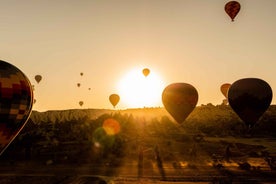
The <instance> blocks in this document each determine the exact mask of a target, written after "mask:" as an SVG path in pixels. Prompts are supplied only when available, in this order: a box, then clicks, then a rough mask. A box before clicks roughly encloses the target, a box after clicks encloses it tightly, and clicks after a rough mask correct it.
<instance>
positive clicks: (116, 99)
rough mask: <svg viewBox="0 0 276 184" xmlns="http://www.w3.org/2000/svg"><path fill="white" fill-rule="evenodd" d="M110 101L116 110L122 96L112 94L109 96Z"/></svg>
mask: <svg viewBox="0 0 276 184" xmlns="http://www.w3.org/2000/svg"><path fill="white" fill-rule="evenodd" d="M109 101H110V103H111V104H112V105H113V107H114V108H115V107H116V105H117V104H118V102H119V101H120V96H119V95H117V94H111V95H110V96H109Z"/></svg>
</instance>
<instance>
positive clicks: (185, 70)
mask: <svg viewBox="0 0 276 184" xmlns="http://www.w3.org/2000/svg"><path fill="white" fill-rule="evenodd" d="M227 2H228V1H224V0H204V1H202V0H151V1H148V0H139V1H138V0H137V1H136V0H116V1H111V0H92V1H90V0H81V1H76V0H74V1H73V0H60V1H50V2H49V1H36V0H26V1H24V2H23V1H22V2H21V1H16V2H15V1H4V2H2V3H1V12H0V19H1V21H0V27H1V29H0V48H1V49H0V53H1V58H0V59H1V60H4V61H8V62H10V63H12V64H14V65H16V66H17V67H18V68H20V69H21V70H22V71H23V72H25V73H26V75H27V76H28V77H29V78H30V80H31V82H32V83H33V84H34V85H35V98H36V100H37V102H36V104H35V105H34V109H35V110H39V111H45V110H54V109H71V108H80V106H79V104H78V102H79V101H80V100H83V101H84V105H83V107H82V108H112V105H111V104H110V103H109V101H108V96H109V95H110V94H111V93H118V91H120V90H119V89H118V85H119V83H120V81H121V80H122V79H123V78H124V77H125V76H126V75H127V73H129V71H132V70H133V69H134V68H141V69H142V68H143V67H148V68H150V69H152V71H153V72H154V73H155V74H156V75H158V76H159V77H160V80H161V79H162V82H163V84H164V85H168V84H170V83H173V82H186V83H190V84H192V85H193V86H194V87H196V89H197V90H198V93H199V102H198V105H200V104H206V103H209V102H210V103H213V104H221V102H222V100H223V95H222V94H221V92H220V89H219V88H220V85H221V84H223V83H226V82H227V83H233V82H234V81H236V80H238V79H240V78H245V77H258V78H262V79H264V80H266V81H267V82H268V83H269V84H270V85H271V87H272V89H275V88H276V79H275V72H274V70H275V68H276V67H275V61H276V36H275V32H276V22H275V17H276V11H275V10H274V7H276V1H275V0H262V1H260V0H239V2H240V4H241V11H240V13H239V14H238V15H237V17H236V20H235V22H231V20H230V18H229V17H228V16H227V14H226V13H225V12H224V5H225V4H226V3H227ZM80 72H83V73H84V75H83V76H82V77H81V76H80V75H79V73H80ZM36 74H41V75H42V76H43V79H42V81H41V82H40V83H39V84H36V82H35V80H34V76H35V75H36ZM78 82H80V83H81V84H82V88H78V87H77V86H76V84H77V83H78ZM88 88H91V90H88ZM158 95H159V94H158ZM272 103H275V100H274V99H273V101H272ZM155 105H157V106H162V103H161V97H160V102H159V103H157V104H155ZM127 107H128V106H127V104H124V103H119V104H118V108H127Z"/></svg>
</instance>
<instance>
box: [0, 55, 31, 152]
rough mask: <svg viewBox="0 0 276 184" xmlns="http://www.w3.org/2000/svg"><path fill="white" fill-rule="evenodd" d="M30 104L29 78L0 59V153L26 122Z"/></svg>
mask: <svg viewBox="0 0 276 184" xmlns="http://www.w3.org/2000/svg"><path fill="white" fill-rule="evenodd" d="M32 106H33V90H32V85H31V83H30V81H29V79H28V78H27V77H26V75H25V74H24V73H23V72H22V71H20V70H19V69H18V68H17V67H15V66H13V65H11V64H9V63H7V62H5V61H1V60H0V155H1V154H2V153H3V152H4V150H5V149H6V148H7V146H8V145H9V144H10V143H11V142H12V140H13V139H14V138H15V137H16V136H17V134H18V133H19V132H20V131H21V130H22V128H23V127H24V125H25V124H26V122H27V120H28V118H29V116H30V113H31V110H32Z"/></svg>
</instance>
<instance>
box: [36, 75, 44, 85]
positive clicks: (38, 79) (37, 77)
mask: <svg viewBox="0 0 276 184" xmlns="http://www.w3.org/2000/svg"><path fill="white" fill-rule="evenodd" d="M41 79H42V76H41V75H36V76H35V81H36V82H37V83H39V82H40V81H41Z"/></svg>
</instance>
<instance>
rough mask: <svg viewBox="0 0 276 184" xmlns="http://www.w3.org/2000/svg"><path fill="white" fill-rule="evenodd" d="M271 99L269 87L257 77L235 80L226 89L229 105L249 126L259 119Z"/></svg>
mask: <svg viewBox="0 0 276 184" xmlns="http://www.w3.org/2000/svg"><path fill="white" fill-rule="evenodd" d="M271 100H272V89H271V87H270V86H269V84H268V83H267V82H265V81H264V80H261V79H258V78H244V79H240V80H237V81H236V82H234V83H233V84H232V85H231V87H230V88H229V91H228V101H229V104H230V106H231V107H232V109H233V110H234V111H235V112H236V113H237V115H238V116H239V117H240V118H241V119H242V120H243V121H244V122H245V124H246V125H248V126H249V127H252V126H254V124H255V123H256V122H257V121H258V120H259V118H260V117H261V116H262V115H263V113H264V112H265V111H266V110H267V108H268V107H269V106H270V103H271Z"/></svg>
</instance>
